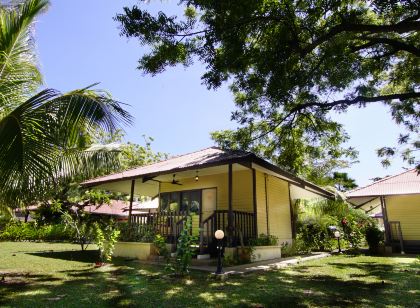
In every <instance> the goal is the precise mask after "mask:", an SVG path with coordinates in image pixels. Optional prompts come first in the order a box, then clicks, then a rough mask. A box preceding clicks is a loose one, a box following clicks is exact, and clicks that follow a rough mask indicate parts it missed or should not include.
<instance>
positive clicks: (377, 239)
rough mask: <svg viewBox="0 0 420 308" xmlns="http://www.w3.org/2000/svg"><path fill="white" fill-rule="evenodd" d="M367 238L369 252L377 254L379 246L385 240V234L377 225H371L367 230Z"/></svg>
mask: <svg viewBox="0 0 420 308" xmlns="http://www.w3.org/2000/svg"><path fill="white" fill-rule="evenodd" d="M365 238H366V242H367V243H368V245H369V251H370V252H371V253H377V252H378V248H379V244H380V243H381V242H383V240H384V232H383V231H382V230H380V229H379V228H378V227H377V226H376V225H375V224H370V225H368V226H367V227H366V228H365Z"/></svg>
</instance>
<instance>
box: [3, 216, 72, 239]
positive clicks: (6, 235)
mask: <svg viewBox="0 0 420 308" xmlns="http://www.w3.org/2000/svg"><path fill="white" fill-rule="evenodd" d="M72 239H73V234H72V232H71V231H70V230H68V229H66V228H65V226H64V225H62V224H54V225H37V224H36V223H35V222H28V223H23V222H20V221H16V220H14V221H11V222H9V223H8V224H6V225H5V226H4V228H2V229H1V230H0V240H1V241H70V240H72Z"/></svg>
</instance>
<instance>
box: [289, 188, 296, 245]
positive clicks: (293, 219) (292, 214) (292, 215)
mask: <svg viewBox="0 0 420 308" xmlns="http://www.w3.org/2000/svg"><path fill="white" fill-rule="evenodd" d="M288 189H289V207H290V226H291V228H292V239H294V240H295V239H296V216H295V215H297V213H295V211H294V208H293V201H292V196H291V194H290V183H288Z"/></svg>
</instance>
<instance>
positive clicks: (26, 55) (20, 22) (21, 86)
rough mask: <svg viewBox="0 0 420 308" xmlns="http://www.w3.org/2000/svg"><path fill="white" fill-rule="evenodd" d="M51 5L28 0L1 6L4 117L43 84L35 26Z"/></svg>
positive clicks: (0, 74) (0, 102)
mask: <svg viewBox="0 0 420 308" xmlns="http://www.w3.org/2000/svg"><path fill="white" fill-rule="evenodd" d="M48 5H49V1H48V0H27V1H24V2H23V3H20V4H18V5H17V6H16V5H13V6H9V7H6V6H2V7H0V25H1V26H0V118H1V116H2V115H4V114H5V112H7V111H9V110H11V109H13V107H15V106H17V105H18V104H19V103H21V102H22V101H24V100H25V98H28V97H29V95H30V94H31V93H33V91H35V90H36V89H37V88H38V87H39V86H40V85H41V83H42V78H41V74H40V72H39V69H38V67H37V58H36V54H35V52H34V50H35V49H34V40H33V35H32V24H33V22H34V19H35V18H36V16H37V15H38V14H39V13H40V12H42V11H44V10H45V9H46V8H47V7H48Z"/></svg>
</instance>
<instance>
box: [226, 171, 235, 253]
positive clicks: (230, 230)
mask: <svg viewBox="0 0 420 308" xmlns="http://www.w3.org/2000/svg"><path fill="white" fill-rule="evenodd" d="M228 191H229V192H228V227H227V231H228V246H229V247H232V246H233V228H234V226H233V208H232V164H229V172H228Z"/></svg>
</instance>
